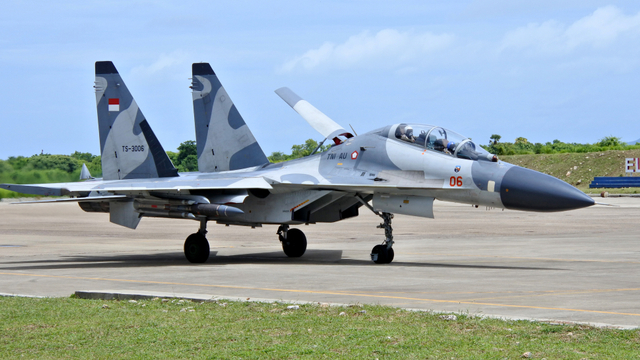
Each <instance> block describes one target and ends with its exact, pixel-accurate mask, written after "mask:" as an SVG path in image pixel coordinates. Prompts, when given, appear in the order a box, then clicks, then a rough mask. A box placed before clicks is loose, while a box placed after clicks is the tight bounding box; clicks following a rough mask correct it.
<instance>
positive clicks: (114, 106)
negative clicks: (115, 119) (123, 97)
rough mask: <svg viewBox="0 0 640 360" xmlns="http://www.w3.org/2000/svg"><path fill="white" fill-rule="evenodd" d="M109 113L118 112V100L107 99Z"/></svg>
mask: <svg viewBox="0 0 640 360" xmlns="http://www.w3.org/2000/svg"><path fill="white" fill-rule="evenodd" d="M109 111H120V99H109Z"/></svg>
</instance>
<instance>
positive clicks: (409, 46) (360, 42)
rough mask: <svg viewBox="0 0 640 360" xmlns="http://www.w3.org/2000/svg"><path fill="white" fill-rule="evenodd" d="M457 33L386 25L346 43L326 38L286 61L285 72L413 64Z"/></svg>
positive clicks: (433, 51) (450, 43) (446, 45)
mask: <svg viewBox="0 0 640 360" xmlns="http://www.w3.org/2000/svg"><path fill="white" fill-rule="evenodd" d="M453 42H454V36H453V35H450V34H433V33H430V32H425V33H415V32H400V31H398V30H395V29H385V30H381V31H379V32H378V33H376V34H374V35H372V34H370V33H369V32H366V31H365V32H362V33H360V34H358V35H355V36H351V37H350V38H349V39H348V40H347V41H345V42H344V43H342V44H337V45H336V44H334V43H331V42H326V43H324V44H322V46H320V47H319V48H316V49H311V50H309V51H307V52H306V53H304V54H302V55H300V56H298V57H296V58H294V59H293V60H291V61H289V62H287V63H285V64H284V65H283V66H282V68H281V70H282V71H284V72H289V71H293V70H296V69H305V70H309V69H314V68H319V67H323V66H326V67H334V68H353V67H359V66H371V65H373V66H375V67H385V68H389V67H391V68H396V67H402V68H408V67H409V68H410V67H412V66H414V65H418V64H420V63H422V62H423V61H424V59H425V57H428V56H429V55H431V54H433V53H436V52H438V51H440V50H443V49H445V48H447V47H449V46H451V45H452V44H453Z"/></svg>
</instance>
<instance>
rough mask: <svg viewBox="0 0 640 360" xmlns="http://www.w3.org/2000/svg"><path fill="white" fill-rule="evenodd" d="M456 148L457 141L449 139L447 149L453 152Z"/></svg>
mask: <svg viewBox="0 0 640 360" xmlns="http://www.w3.org/2000/svg"><path fill="white" fill-rule="evenodd" d="M455 148H456V143H454V142H453V141H449V142H448V143H447V150H449V151H451V152H453V151H454V150H455Z"/></svg>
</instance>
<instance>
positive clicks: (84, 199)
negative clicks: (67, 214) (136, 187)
mask: <svg viewBox="0 0 640 360" xmlns="http://www.w3.org/2000/svg"><path fill="white" fill-rule="evenodd" d="M126 198H127V195H107V196H88V197H77V198H68V199H47V200H34V201H19V202H14V203H12V204H42V203H60V202H94V201H109V200H118V199H126Z"/></svg>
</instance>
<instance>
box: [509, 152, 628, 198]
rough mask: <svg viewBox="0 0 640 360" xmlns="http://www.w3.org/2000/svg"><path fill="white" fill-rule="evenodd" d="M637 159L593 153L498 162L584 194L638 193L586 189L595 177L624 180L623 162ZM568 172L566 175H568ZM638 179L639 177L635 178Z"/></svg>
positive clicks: (624, 154) (621, 154)
mask: <svg viewBox="0 0 640 360" xmlns="http://www.w3.org/2000/svg"><path fill="white" fill-rule="evenodd" d="M638 157H640V150H624V151H622V150H609V151H599V152H595V153H572V154H569V153H567V154H539V155H533V154H531V155H509V156H506V155H505V156H500V160H503V161H506V162H508V163H511V164H514V165H518V166H522V167H526V168H529V169H533V170H536V171H540V172H543V173H545V174H549V175H551V176H555V177H557V178H559V179H562V180H564V181H566V182H568V183H569V184H571V185H574V186H576V187H577V188H578V189H580V190H582V191H584V192H586V193H597V194H599V193H600V192H602V191H605V190H606V191H608V192H609V193H612V194H613V193H616V194H617V193H627V194H634V193H640V188H626V189H589V183H591V181H593V178H594V177H596V176H616V177H617V176H624V175H625V171H624V164H625V158H638ZM569 172H570V173H569ZM636 175H637V176H640V174H636Z"/></svg>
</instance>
